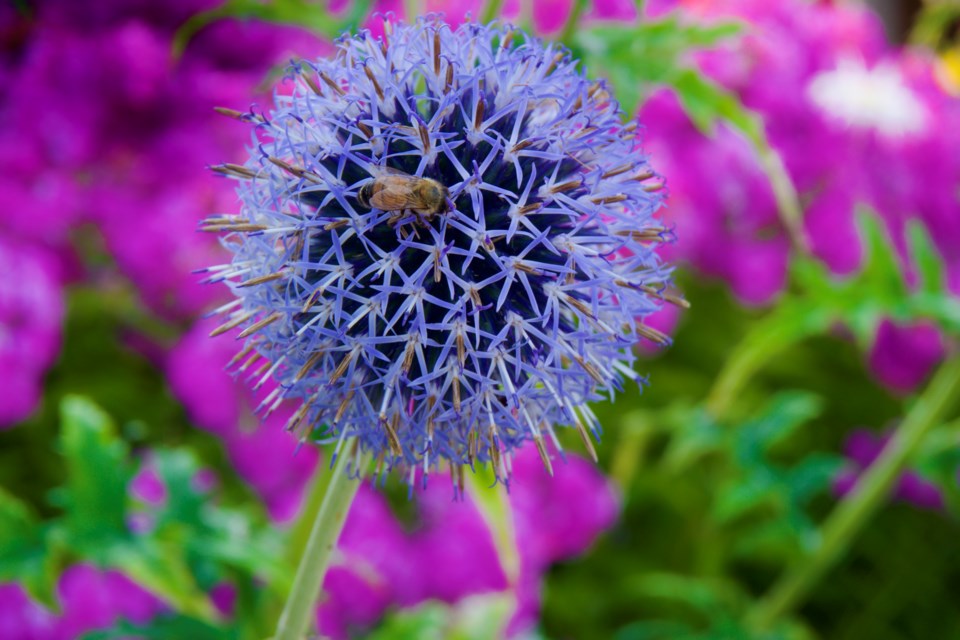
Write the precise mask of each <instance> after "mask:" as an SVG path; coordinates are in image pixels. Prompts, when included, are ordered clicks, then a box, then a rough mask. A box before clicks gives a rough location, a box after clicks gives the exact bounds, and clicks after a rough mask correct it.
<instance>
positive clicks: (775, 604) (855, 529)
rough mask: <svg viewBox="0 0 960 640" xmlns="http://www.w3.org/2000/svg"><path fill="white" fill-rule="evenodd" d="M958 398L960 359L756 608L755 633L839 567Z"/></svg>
mask: <svg viewBox="0 0 960 640" xmlns="http://www.w3.org/2000/svg"><path fill="white" fill-rule="evenodd" d="M958 395H960V357H955V358H953V359H952V360H950V361H948V362H947V363H945V364H944V365H943V366H942V367H941V368H940V370H939V371H938V372H937V374H936V376H935V377H934V378H933V380H932V381H931V382H930V385H929V386H928V387H927V389H926V391H924V393H923V395H921V396H920V398H918V399H917V401H916V404H914V406H913V408H912V409H911V410H910V412H909V413H908V414H907V417H906V419H905V420H904V421H903V424H902V425H901V426H900V428H899V429H898V430H897V433H896V434H895V435H894V437H893V439H892V440H891V442H890V444H889V445H888V446H887V447H886V448H885V449H884V450H883V453H882V454H881V455H880V458H878V459H877V461H876V462H875V463H874V464H873V465H871V467H870V468H869V470H867V472H866V473H864V475H863V476H861V478H860V480H859V482H858V483H857V487H856V490H855V491H854V493H853V495H851V496H850V497H849V498H848V499H847V500H844V501H843V502H841V503H840V504H839V505H838V506H837V507H836V508H835V509H834V511H833V513H832V514H830V516H829V518H828V519H827V521H826V523H825V524H824V526H823V529H822V538H821V543H820V547H819V548H818V549H817V550H816V552H815V553H814V555H813V556H812V557H810V558H808V559H806V560H805V561H803V562H801V563H798V564H797V565H796V566H794V568H793V569H792V570H790V571H788V572H787V573H786V574H784V576H783V577H782V578H781V579H780V581H779V582H778V583H776V584H775V585H774V586H773V588H772V589H771V590H770V592H769V593H768V594H767V595H766V596H765V597H764V598H762V599H761V600H759V601H758V602H757V603H756V605H755V606H754V608H753V610H752V611H751V612H750V613H749V615H748V618H747V622H748V625H749V627H750V628H752V629H754V630H756V631H763V630H766V629H769V628H770V627H771V625H773V623H774V622H776V620H777V619H779V618H780V617H781V616H782V615H784V614H786V613H788V612H790V611H791V610H793V609H794V608H795V607H797V606H798V605H800V604H801V603H802V602H803V600H804V599H805V598H806V596H807V593H808V592H809V591H810V589H811V588H812V587H813V586H814V585H816V583H817V581H819V580H820V578H822V577H823V575H824V574H825V573H826V572H827V571H828V570H829V569H830V568H831V567H832V566H833V565H834V564H835V563H836V562H837V560H838V559H839V558H840V556H841V555H843V553H844V552H845V551H846V550H847V548H848V547H849V546H850V544H851V543H852V542H853V540H854V539H855V538H856V536H857V535H858V534H859V533H860V530H861V529H863V527H864V526H865V525H866V524H867V523H868V522H869V521H870V519H871V517H872V516H873V514H874V513H875V512H876V511H877V510H878V509H879V508H880V507H881V506H882V505H883V504H884V501H885V499H886V498H887V496H888V495H889V493H890V489H891V487H892V486H893V484H894V482H895V481H896V479H897V477H898V476H899V475H900V472H901V471H903V468H904V467H905V466H906V465H907V464H908V463H909V461H910V458H911V456H912V455H913V453H914V452H915V451H916V450H917V447H918V446H919V445H920V443H921V442H922V441H923V439H924V437H925V436H926V435H927V433H928V432H929V431H930V429H932V428H933V427H935V426H936V425H938V424H939V423H940V421H941V419H942V418H943V414H944V413H945V412H946V411H947V410H948V409H949V408H950V406H951V405H952V404H953V402H954V400H955V399H956V398H957V397H958Z"/></svg>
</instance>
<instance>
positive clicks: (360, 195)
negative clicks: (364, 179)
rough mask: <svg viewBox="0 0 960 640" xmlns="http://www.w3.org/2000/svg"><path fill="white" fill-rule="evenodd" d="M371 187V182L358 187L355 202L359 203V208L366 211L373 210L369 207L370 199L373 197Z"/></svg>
mask: <svg viewBox="0 0 960 640" xmlns="http://www.w3.org/2000/svg"><path fill="white" fill-rule="evenodd" d="M373 185H374V183H373V182H368V183H367V184H365V185H363V186H362V187H360V191H358V192H357V202H359V203H360V206H361V207H366V208H367V209H372V208H373V207H371V206H370V198H372V197H373Z"/></svg>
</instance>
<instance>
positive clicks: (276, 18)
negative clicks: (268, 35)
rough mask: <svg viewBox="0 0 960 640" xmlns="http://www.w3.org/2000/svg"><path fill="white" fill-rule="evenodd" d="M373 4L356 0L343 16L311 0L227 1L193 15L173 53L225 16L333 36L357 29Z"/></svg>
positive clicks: (179, 33)
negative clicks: (301, 28) (331, 12)
mask: <svg viewBox="0 0 960 640" xmlns="http://www.w3.org/2000/svg"><path fill="white" fill-rule="evenodd" d="M371 4H372V2H371V0H354V1H352V2H350V3H349V5H348V10H347V12H346V13H345V14H344V15H342V16H335V15H332V14H330V13H328V12H327V9H326V6H325V3H316V2H311V1H310V0H271V1H270V2H261V1H260V0H226V1H225V2H224V3H223V4H221V5H220V6H219V7H215V8H213V9H210V10H208V11H203V12H200V13H197V14H194V15H193V16H192V17H191V18H190V19H189V20H187V21H186V22H185V23H184V24H183V26H182V27H180V29H179V30H178V31H177V33H176V34H175V35H174V38H173V54H174V56H175V57H177V58H179V57H180V56H181V55H183V52H184V51H185V50H186V48H187V45H188V44H189V43H190V40H191V39H193V37H194V36H195V35H196V34H197V33H198V32H199V31H200V30H201V29H203V28H204V27H206V26H207V25H209V24H212V23H213V22H216V21H217V20H223V19H225V18H235V19H240V20H250V19H256V20H262V21H264V22H273V23H276V24H285V25H291V26H298V27H303V28H305V29H308V30H310V31H313V32H314V33H316V34H317V35H320V36H323V37H324V38H327V39H333V38H336V37H339V36H340V35H342V34H343V33H344V32H352V31H355V30H356V29H357V27H359V26H360V24H361V23H362V22H363V20H364V18H365V17H366V16H367V14H368V13H369V11H370V7H371Z"/></svg>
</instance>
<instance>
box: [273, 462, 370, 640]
mask: <svg viewBox="0 0 960 640" xmlns="http://www.w3.org/2000/svg"><path fill="white" fill-rule="evenodd" d="M353 458H354V457H353V456H352V455H345V456H343V457H342V458H341V459H340V461H339V463H337V465H336V466H335V467H334V469H333V475H332V476H330V481H329V484H328V485H327V491H326V493H325V494H324V496H323V504H321V505H320V510H319V511H318V512H317V518H316V520H314V521H313V529H312V530H311V531H310V537H309V538H308V539H307V545H306V548H305V549H304V552H303V556H302V557H301V558H300V565H299V566H298V567H297V575H296V576H295V577H294V579H293V588H292V589H291V591H290V597H289V598H288V599H287V603H286V605H285V606H284V607H283V613H281V614H280V622H279V623H278V624H277V633H276V635H275V636H274V639H275V640H303V638H304V637H306V636H307V631H308V629H309V627H310V622H311V620H312V619H313V617H314V616H315V615H316V603H317V598H319V596H320V587H321V586H322V585H323V576H324V575H325V574H326V572H327V568H328V567H329V566H330V557H331V556H332V555H333V549H334V547H335V546H336V543H337V538H339V537H340V532H341V531H342V530H343V524H344V522H345V521H346V519H347V513H348V512H349V511H350V504H351V503H352V502H353V498H354V496H356V495H357V490H358V489H359V488H360V482H359V481H358V480H355V479H353V478H351V477H350V474H349V469H350V461H351V460H353ZM366 460H367V457H364V459H363V461H362V462H361V463H360V468H359V470H358V471H360V472H362V471H363V469H364V467H365V466H366Z"/></svg>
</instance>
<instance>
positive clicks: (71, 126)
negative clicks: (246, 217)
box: [0, 0, 322, 318]
mask: <svg viewBox="0 0 960 640" xmlns="http://www.w3.org/2000/svg"><path fill="white" fill-rule="evenodd" d="M212 4H216V3H211V2H208V1H205V0H199V1H198V0H177V1H176V2H171V3H162V6H160V5H157V6H154V4H153V3H149V2H140V1H136V2H133V3H127V2H119V1H106V2H97V3H94V5H92V6H90V7H87V6H86V5H84V9H83V10H80V9H78V8H77V6H78V5H75V3H70V2H65V1H61V0H45V1H43V2H39V3H37V6H36V8H35V15H34V16H33V17H32V18H31V19H30V20H24V21H23V23H22V26H21V27H20V28H21V29H23V30H24V35H23V36H22V38H20V39H18V40H16V41H15V42H12V43H10V44H9V45H7V46H6V47H5V48H4V49H3V54H4V55H3V56H2V57H0V68H2V75H3V77H4V78H5V79H8V82H6V83H5V86H14V87H16V88H17V90H16V91H10V92H7V93H6V94H3V95H2V96H0V117H2V118H3V121H4V127H3V128H2V129H0V169H2V170H0V197H2V199H3V200H4V202H5V204H7V205H8V206H7V209H5V213H4V216H3V219H0V235H10V236H13V237H16V238H19V239H25V240H28V241H30V242H35V243H39V244H42V245H44V246H47V247H50V248H53V249H55V250H57V251H58V252H59V253H60V254H69V253H70V252H71V248H70V240H71V236H72V234H73V233H74V231H75V230H76V229H77V228H78V227H79V226H80V225H82V224H84V223H93V224H95V225H96V228H97V229H98V231H99V232H100V233H102V234H103V235H104V237H105V239H106V243H107V248H108V249H109V250H110V251H111V252H112V253H113V255H114V257H115V258H116V260H117V263H118V266H119V267H120V269H121V271H122V272H123V273H124V274H125V275H126V276H128V277H129V278H130V279H131V280H132V281H133V283H134V284H135V285H136V287H137V289H138V291H139V292H140V293H141V294H142V296H143V298H144V300H145V301H146V302H147V303H148V304H149V305H150V306H151V307H152V308H153V309H154V310H155V311H157V312H159V313H161V314H163V315H166V316H170V317H173V318H184V317H187V318H189V317H192V316H194V315H196V314H197V313H198V312H199V311H201V310H203V309H206V308H209V306H210V304H211V303H212V302H213V301H215V300H216V298H217V296H218V295H223V294H222V292H219V291H217V289H215V288H210V287H202V286H200V285H199V283H198V278H197V277H196V276H195V275H194V274H193V273H192V271H194V270H195V269H197V268H199V267H200V266H202V265H204V264H209V263H210V262H211V261H216V260H219V259H221V258H219V257H218V256H219V255H221V253H220V251H221V250H220V248H219V247H218V245H217V243H216V241H215V240H214V239H212V238H209V237H206V236H204V235H203V234H197V233H195V221H196V219H197V217H198V216H200V215H202V214H203V213H208V212H209V211H211V210H222V209H224V208H226V207H228V206H230V203H232V202H233V200H234V196H233V193H232V191H231V189H229V187H228V186H227V185H225V184H223V183H221V182H218V181H211V180H210V178H209V174H208V172H207V171H206V167H207V166H208V165H209V164H211V163H213V162H215V161H216V160H218V159H220V158H222V157H223V156H224V155H229V154H233V153H238V152H239V151H240V149H241V148H242V144H243V142H244V141H245V138H246V134H245V133H242V132H241V127H240V125H239V124H238V123H236V122H232V121H229V120H228V119H226V118H223V117H221V116H218V115H217V114H216V113H215V112H214V111H213V107H215V106H217V105H220V104H225V103H229V104H236V103H237V102H238V101H244V102H247V101H249V100H251V99H256V98H255V96H257V95H261V96H262V90H261V91H260V92H259V94H258V86H259V85H260V83H262V82H263V80H264V79H265V77H266V75H267V72H268V71H269V70H270V69H271V67H272V65H274V64H275V63H276V62H278V61H281V60H286V59H288V57H289V55H290V54H291V53H292V52H293V51H295V50H297V49H303V48H310V49H311V50H316V49H318V48H322V45H321V44H320V42H319V41H318V39H317V38H315V37H314V36H311V35H309V34H308V33H306V32H305V31H303V30H301V29H294V28H290V27H281V26H277V25H269V24H265V23H261V22H256V21H254V22H243V23H241V22H238V21H231V20H224V21H219V22H217V23H215V24H213V25H211V26H209V27H207V28H205V29H202V30H201V31H200V32H199V33H198V34H197V35H196V37H195V38H194V39H193V40H192V41H191V43H190V45H189V46H188V47H187V50H186V52H185V53H184V56H183V58H182V59H180V60H173V58H172V56H171V44H172V37H173V33H174V31H175V30H176V28H177V27H179V26H180V25H181V24H182V22H183V21H184V20H185V19H186V18H187V17H188V16H189V15H191V14H192V13H193V12H195V11H198V10H201V9H205V8H209V7H210V6H212ZM18 24H20V23H18ZM11 37H12V36H11ZM5 42H6V39H4V38H3V35H0V46H2V45H4V43H5ZM239 43H242V44H239ZM65 96H69V98H65ZM161 264H162V265H163V267H162V268H158V266H157V265H161Z"/></svg>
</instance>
